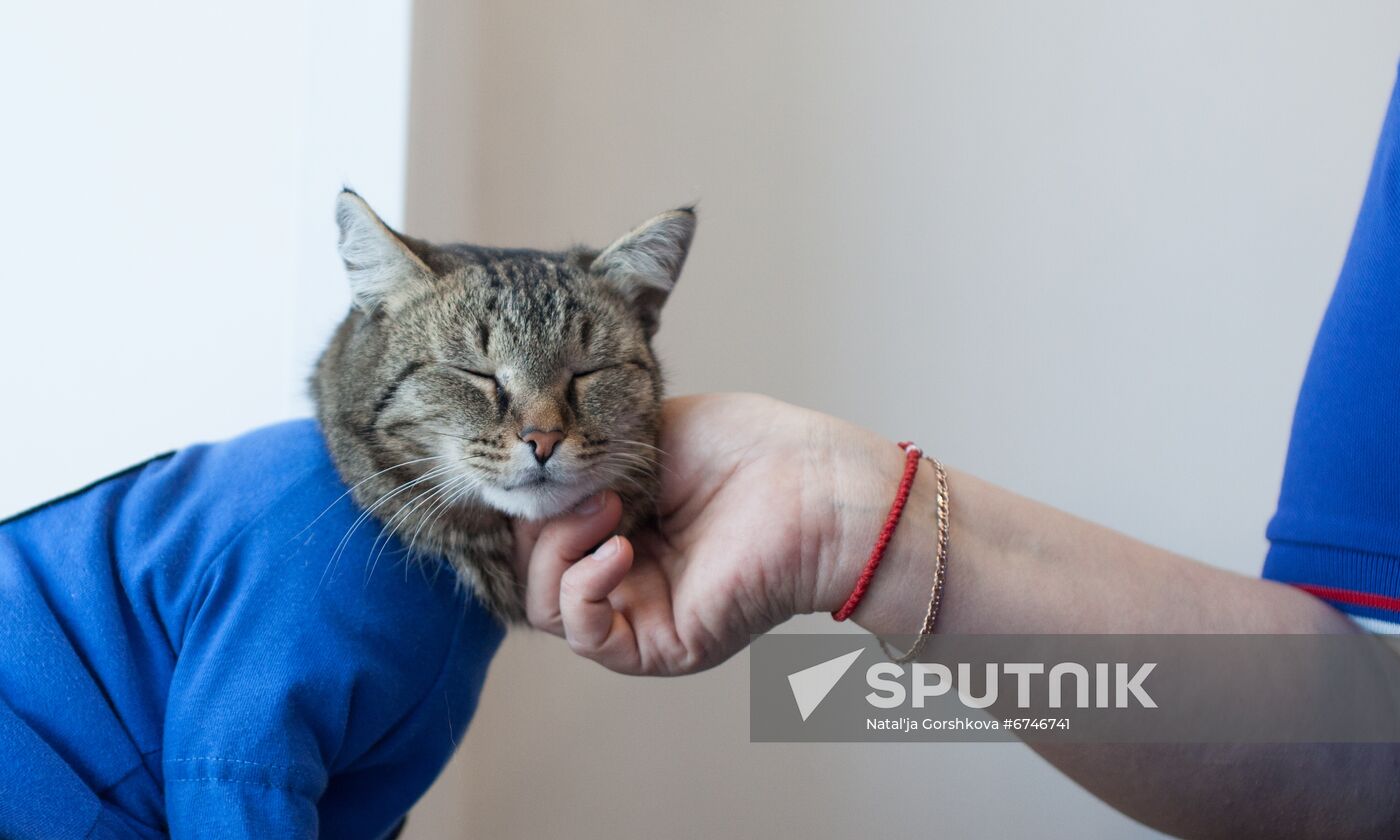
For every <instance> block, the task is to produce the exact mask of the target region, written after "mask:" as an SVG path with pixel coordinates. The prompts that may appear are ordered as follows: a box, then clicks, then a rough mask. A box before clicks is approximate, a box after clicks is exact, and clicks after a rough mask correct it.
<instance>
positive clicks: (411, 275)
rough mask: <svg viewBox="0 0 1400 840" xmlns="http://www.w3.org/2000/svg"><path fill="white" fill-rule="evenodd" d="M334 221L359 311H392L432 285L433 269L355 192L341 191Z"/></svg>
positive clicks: (341, 255)
mask: <svg viewBox="0 0 1400 840" xmlns="http://www.w3.org/2000/svg"><path fill="white" fill-rule="evenodd" d="M335 221H336V224H338V225H339V226H340V258H341V259H342V260H344V261H345V273H346V274H347V275H348V276H349V278H350V292H351V294H352V295H354V298H355V305H356V306H358V307H359V308H360V309H362V310H363V311H365V312H373V311H374V310H375V309H378V308H379V307H381V306H382V307H384V308H386V309H388V310H391V311H392V309H393V308H394V306H395V304H396V303H399V302H402V301H405V300H407V299H408V298H410V297H411V296H413V294H414V293H415V292H419V291H422V290H424V289H426V288H429V287H430V286H431V282H432V276H433V272H432V269H430V268H428V266H427V264H425V263H424V262H423V260H422V259H420V258H419V257H418V255H417V254H415V253H413V250H412V249H411V248H409V247H408V243H406V242H405V241H404V240H403V239H402V238H401V237H400V236H399V235H398V234H397V233H395V232H394V231H393V230H392V229H390V227H389V226H388V225H386V224H384V221H383V220H382V219H380V218H379V216H377V215H375V212H374V211H373V210H371V209H370V206H369V204H367V203H366V202H365V200H364V199H363V198H360V196H359V195H358V194H356V193H355V192H354V191H353V190H348V189H346V190H341V192H340V196H339V197H338V198H337V199H336V202H335Z"/></svg>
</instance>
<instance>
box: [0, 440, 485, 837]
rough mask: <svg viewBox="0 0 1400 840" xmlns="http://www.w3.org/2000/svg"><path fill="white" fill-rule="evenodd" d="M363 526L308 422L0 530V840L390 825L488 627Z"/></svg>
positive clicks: (448, 581)
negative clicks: (2, 641) (2, 640)
mask: <svg viewBox="0 0 1400 840" xmlns="http://www.w3.org/2000/svg"><path fill="white" fill-rule="evenodd" d="M359 514H360V511H359V510H358V509H357V508H356V507H355V506H354V505H353V504H352V503H351V502H350V501H349V498H348V496H346V495H345V487H344V485H343V484H342V483H341V482H340V480H339V478H338V477H337V476H336V473H335V470H334V468H333V467H332V465H331V463H330V460H329V456H328V455H327V453H326V451H325V447H324V444H323V443H322V441H321V438H320V435H319V433H318V432H317V430H316V428H315V425H314V424H312V423H310V422H309V421H306V422H298V423H289V424H284V425H281V426H276V427H272V428H269V429H264V430H261V431H258V432H254V433H252V434H249V435H246V436H244V437H243V438H239V439H237V440H234V441H229V442H227V443H222V444H216V445H213V446H199V447H191V448H190V449H187V450H184V451H182V452H179V453H177V454H175V455H173V456H170V457H167V458H163V459H157V460H155V461H152V462H150V463H148V464H146V465H143V466H141V467H139V468H135V469H133V470H130V471H128V472H126V473H123V474H121V475H119V476H116V477H114V478H112V479H110V480H106V481H103V482H100V483H98V484H96V485H94V486H93V487H91V488H88V489H86V490H84V491H82V492H79V493H76V494H74V495H72V496H70V497H67V498H65V499H62V500H58V501H56V502H54V503H51V504H48V505H45V506H44V507H42V508H40V509H38V510H36V511H33V512H31V513H28V514H24V515H21V516H19V517H17V518H14V519H12V520H10V521H8V522H6V523H3V524H0V638H5V639H6V644H4V645H0V755H3V756H4V757H5V761H0V837H5V838H20V840H24V838H31V837H33V838H40V837H42V838H45V840H47V839H48V838H61V837H68V836H72V837H159V836H163V835H164V834H165V833H166V832H167V831H168V832H169V833H170V834H172V835H173V836H175V837H182V838H183V837H196V838H197V837H209V838H245V837H246V838H263V837H316V836H332V837H351V838H355V837H363V838H377V837H382V836H384V835H385V834H386V833H388V832H389V831H391V830H392V828H393V827H394V826H395V825H396V824H397V823H398V822H399V820H400V819H401V818H402V816H403V815H404V814H405V813H406V812H407V811H408V809H409V807H410V806H411V805H412V804H413V803H414V802H415V801H416V800H417V799H418V798H419V797H420V796H421V795H422V794H423V793H424V792H425V791H426V790H427V788H428V786H429V785H430V784H431V782H432V780H433V778H434V777H436V775H437V774H438V772H439V771H440V770H441V768H442V766H443V764H444V763H445V762H446V761H447V759H448V757H449V756H450V755H451V753H452V751H453V749H454V748H455V747H456V744H457V742H458V740H459V739H460V738H461V736H462V734H463V732H464V730H465V728H466V724H467V722H468V721H469V720H470V719H471V716H472V713H473V711H474V709H475V705H476V700H477V697H478V695H479V692H480V689H481V685H482V681H483V680H484V678H485V673H486V668H487V665H488V663H489V661H490V658H491V655H492V654H493V653H494V651H495V650H496V648H497V646H498V645H499V643H500V641H501V638H502V636H503V634H504V630H503V628H502V627H501V625H500V624H499V623H498V622H496V621H495V620H494V619H493V618H491V617H490V616H489V614H487V613H486V612H485V610H484V609H482V608H481V607H480V606H479V605H478V604H476V603H475V602H474V601H473V600H472V599H471V598H470V596H469V595H468V594H467V593H465V592H464V591H463V590H462V589H461V588H460V587H459V586H457V584H456V581H455V578H454V576H453V575H452V574H451V573H450V572H449V571H447V570H446V569H444V568H443V567H442V566H441V565H440V564H439V563H437V562H436V561H431V560H429V561H423V562H419V561H417V560H412V559H410V558H408V557H406V556H405V554H404V552H403V548H402V546H401V545H400V544H399V543H398V542H396V541H389V542H388V544H387V545H386V543H385V542H384V541H383V540H382V539H380V536H381V534H382V531H381V530H380V529H379V528H378V527H377V526H376V525H375V523H374V522H373V521H372V520H365V521H363V522H357V520H358V518H359ZM380 549H383V553H382V555H380V554H379V552H380ZM375 556H379V560H378V563H377V564H375V563H373V558H374V557H375ZM371 569H372V572H371Z"/></svg>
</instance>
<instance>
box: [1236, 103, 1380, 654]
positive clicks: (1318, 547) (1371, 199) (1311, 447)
mask: <svg viewBox="0 0 1400 840" xmlns="http://www.w3.org/2000/svg"><path fill="white" fill-rule="evenodd" d="M1268 536H1269V539H1270V541H1271V548H1270V550H1269V556H1268V559H1267V561H1266V562H1265V566H1264V575H1265V576H1266V577H1269V578H1272V579H1275V580H1280V581H1284V582H1287V583H1292V584H1295V585H1297V586H1300V587H1301V588H1303V589H1305V590H1307V591H1309V592H1312V593H1313V594H1315V595H1317V596H1319V597H1322V598H1325V599H1326V600H1328V601H1329V602H1330V603H1332V604H1333V605H1334V606H1336V607H1337V608H1339V609H1341V610H1343V611H1344V612H1347V613H1349V614H1351V615H1352V616H1353V617H1355V618H1357V619H1359V620H1360V622H1361V623H1362V624H1365V625H1368V626H1370V627H1372V628H1373V629H1380V630H1384V629H1391V623H1392V622H1400V86H1397V88H1396V91H1395V93H1394V94H1392V97H1391V102H1390V110H1389V114H1388V115H1387V117H1386V120H1385V125H1384V127H1383V129H1382V131H1381V139H1380V143H1379V146H1378V148H1377V151H1376V157H1375V163H1374V166H1373V168H1372V172H1371V178H1370V181H1369V183H1368V185H1367V188H1366V197H1365V199H1364V201H1363V203H1362V207H1361V212H1360V216H1359V218H1358V219H1357V223H1356V231H1355V233H1354V234H1353V236H1352V241H1351V246H1350V249H1349V250H1348V252H1347V257H1346V261H1345V263H1344V264H1343V267H1342V272H1341V276H1340V278H1339V279H1338V282H1337V287H1336V291H1335V292H1334V293H1333V297H1332V301H1331V303H1330V304H1329V306H1328V309H1327V313H1326V315H1325V316H1324V318H1323V322H1322V327H1321V329H1320V331H1319V332H1318V336H1317V342H1316V344H1315V345H1314V348H1313V354H1312V359H1311V361H1310V362H1309V364H1308V370H1307V374H1306V376H1305V377H1304V380H1303V387H1302V392H1301V394H1300V395H1299V398H1298V408H1297V412H1296V414H1295V415H1294V420H1293V434H1292V438H1291V441H1290V443H1289V449H1288V461H1287V465H1286V467H1285V469H1284V479H1283V489H1282V492H1281V493H1280V497H1279V505H1278V512H1277V513H1276V514H1275V516H1274V518H1273V520H1272V521H1271V522H1270V524H1269V530H1268Z"/></svg>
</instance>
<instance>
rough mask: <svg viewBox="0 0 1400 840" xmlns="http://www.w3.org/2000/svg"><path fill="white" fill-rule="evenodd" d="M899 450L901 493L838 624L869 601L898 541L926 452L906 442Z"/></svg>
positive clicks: (836, 615)
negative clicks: (869, 591) (901, 458)
mask: <svg viewBox="0 0 1400 840" xmlns="http://www.w3.org/2000/svg"><path fill="white" fill-rule="evenodd" d="M899 448H900V449H903V450H904V475H903V477H901V478H900V479H899V490H898V491H897V492H896V493H895V495H894V504H892V505H890V513H889V516H886V517H885V527H883V528H881V529H880V536H879V537H877V538H876V540H875V547H874V548H872V549H871V550H870V559H869V560H867V561H865V568H864V569H863V570H861V573H860V578H859V579H858V580H857V581H856V588H855V589H854V590H853V591H852V592H851V597H849V598H847V599H846V603H845V604H843V605H842V606H841V609H839V610H837V611H836V612H834V613H832V614H831V617H832V618H834V619H836V620H837V621H845V620H846V619H848V618H850V617H851V613H853V612H855V611H856V607H858V606H860V599H861V598H864V597H865V590H867V589H869V588H870V581H871V579H872V578H874V577H875V570H876V569H878V568H879V567H880V561H881V560H882V559H884V556H885V549H886V548H888V547H889V544H890V540H891V539H893V538H894V529H895V528H896V527H898V526H899V517H900V515H901V514H903V513H904V503H905V502H907V501H909V490H910V488H912V487H913V486H914V474H915V473H917V472H918V471H919V461H920V460H921V459H922V458H923V454H924V453H923V450H921V449H919V447H918V446H916V445H914V444H913V443H910V442H909V441H904V442H902V443H900V444H899Z"/></svg>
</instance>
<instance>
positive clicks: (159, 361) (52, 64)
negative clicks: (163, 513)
mask: <svg viewBox="0 0 1400 840" xmlns="http://www.w3.org/2000/svg"><path fill="white" fill-rule="evenodd" d="M409 26H410V4H409V2H408V0H392V2H370V0H359V1H358V2H350V3H347V2H332V0H296V1H295V2H287V0H254V2H242V3H238V4H206V3H181V2H174V1H173V0H171V2H151V0H144V2H127V3H101V2H79V3H48V4H35V3H25V4H21V3H10V4H6V5H5V6H3V11H0V113H3V115H4V117H3V121H4V126H5V128H4V131H3V132H0V185H3V188H0V231H2V232H0V242H3V243H4V246H5V252H6V253H5V259H4V262H3V264H4V270H3V284H4V285H3V288H4V302H3V304H0V358H3V359H4V362H3V364H2V365H0V394H3V397H0V407H3V419H0V430H3V441H4V442H3V444H0V476H3V480H2V481H0V515H3V514H5V513H8V512H12V511H15V510H18V509H21V508H23V507H26V506H28V505H30V504H33V503H35V502H38V501H41V500H43V499H46V498H49V497H51V496H54V495H56V494H58V493H61V492H63V491H66V490H69V489H72V488H74V487H77V486H80V485H82V484H85V483H86V482H87V481H88V480H90V479H93V478H96V477H99V476H101V475H104V474H106V473H108V472H111V471H113V470H116V469H118V468H121V467H123V466H126V465H127V464H130V463H133V462H135V461H138V460H141V459H143V458H145V457H147V456H149V455H152V454H155V453H157V452H162V451H165V450H168V449H172V448H175V447H178V446H181V445H183V444H186V443H189V442H193V441H197V440H209V439H218V438H221V437H226V436H229V435H233V434H237V433H239V432H242V431H245V430H247V429H249V428H252V427H254V426H258V425H261V424H264V423H267V422H271V421H274V420H279V419H284V418H287V417H292V416H299V415H304V414H306V413H307V412H308V411H309V404H308V402H307V400H306V397H305V393H304V392H305V386H304V382H305V379H306V376H307V374H308V372H309V370H310V364H311V361H312V360H313V359H314V356H315V353H316V352H317V350H318V349H319V347H320V346H321V345H322V344H323V343H324V342H325V340H326V338H327V337H328V335H329V330H330V328H331V326H332V325H333V324H334V322H335V321H336V320H337V319H338V318H339V317H341V316H342V315H343V314H344V311H345V307H346V306H347V305H348V299H349V298H348V294H347V292H346V290H345V287H344V282H345V281H344V279H343V274H342V272H341V269H340V265H339V262H338V259H337V258H336V255H335V236H336V234H335V225H334V222H333V215H332V208H333V206H334V199H335V192H336V190H338V189H339V187H340V185H341V184H342V183H347V182H348V183H351V184H354V185H356V186H357V187H359V188H360V189H362V190H363V191H364V192H365V194H366V195H368V196H369V197H370V198H371V199H373V200H374V202H375V206H376V207H377V208H378V209H379V210H380V211H381V212H383V213H385V214H386V216H387V217H388V218H390V219H391V220H398V219H400V218H401V214H402V195H403V187H404V155H405V143H406V131H405V125H406V120H407V109H408V67H409V65H408V42H409Z"/></svg>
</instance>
